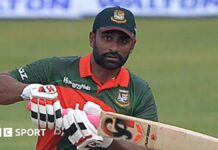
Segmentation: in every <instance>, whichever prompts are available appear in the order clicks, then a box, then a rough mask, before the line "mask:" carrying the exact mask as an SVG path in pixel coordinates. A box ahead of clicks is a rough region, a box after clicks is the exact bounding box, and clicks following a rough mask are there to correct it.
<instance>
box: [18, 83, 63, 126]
mask: <svg viewBox="0 0 218 150" xmlns="http://www.w3.org/2000/svg"><path fill="white" fill-rule="evenodd" d="M21 97H22V98H23V99H26V100H29V103H28V109H29V110H30V111H31V120H32V122H33V123H34V124H36V125H37V126H38V127H40V128H49V129H53V128H61V127H62V115H61V109H62V107H61V104H60V102H59V100H58V93H57V90H56V88H55V86H54V85H41V84H30V85H28V86H27V87H25V88H24V90H23V92H22V94H21Z"/></svg>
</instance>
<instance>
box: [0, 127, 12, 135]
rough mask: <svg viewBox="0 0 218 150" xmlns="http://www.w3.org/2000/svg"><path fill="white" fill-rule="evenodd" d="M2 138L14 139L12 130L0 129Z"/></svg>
mask: <svg viewBox="0 0 218 150" xmlns="http://www.w3.org/2000/svg"><path fill="white" fill-rule="evenodd" d="M0 137H13V129H12V128H0Z"/></svg>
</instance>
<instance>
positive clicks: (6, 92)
mask: <svg viewBox="0 0 218 150" xmlns="http://www.w3.org/2000/svg"><path fill="white" fill-rule="evenodd" d="M0 85H1V86H0V105H8V104H13V103H15V102H19V101H22V98H21V97H20V94H21V93H22V91H23V89H24V87H26V86H27V85H26V84H24V83H21V82H19V81H17V80H16V79H14V78H13V77H11V76H10V75H9V74H8V73H0Z"/></svg>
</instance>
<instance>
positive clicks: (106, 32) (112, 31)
mask: <svg viewBox="0 0 218 150" xmlns="http://www.w3.org/2000/svg"><path fill="white" fill-rule="evenodd" d="M99 32H100V33H101V34H119V35H120V36H124V37H128V38H131V37H130V36H129V35H128V34H127V33H125V32H123V31H120V30H115V29H113V30H107V31H101V30H99Z"/></svg>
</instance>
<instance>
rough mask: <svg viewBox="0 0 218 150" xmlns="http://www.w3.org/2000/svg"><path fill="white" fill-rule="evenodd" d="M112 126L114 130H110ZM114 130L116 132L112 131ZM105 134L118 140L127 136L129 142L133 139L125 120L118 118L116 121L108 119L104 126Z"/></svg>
mask: <svg viewBox="0 0 218 150" xmlns="http://www.w3.org/2000/svg"><path fill="white" fill-rule="evenodd" d="M111 126H112V128H110V127H111ZM113 128H114V130H115V131H113V130H112V129H113ZM103 130H104V132H105V133H106V134H107V135H109V136H113V137H116V138H119V137H123V136H125V137H126V139H127V140H130V139H132V133H131V132H130V131H128V129H127V124H126V123H125V121H124V120H121V119H119V118H116V119H115V121H114V120H113V119H112V118H106V119H105V122H104V124H103Z"/></svg>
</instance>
